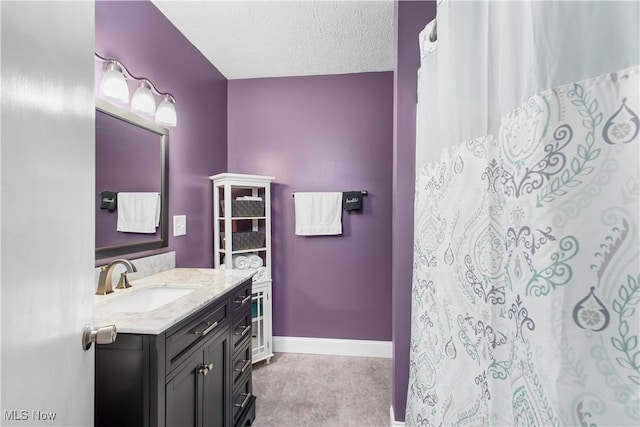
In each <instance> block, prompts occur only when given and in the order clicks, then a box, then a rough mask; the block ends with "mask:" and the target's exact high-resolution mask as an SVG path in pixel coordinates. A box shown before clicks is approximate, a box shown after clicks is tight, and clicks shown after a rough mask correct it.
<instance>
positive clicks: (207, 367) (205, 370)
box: [198, 363, 213, 376]
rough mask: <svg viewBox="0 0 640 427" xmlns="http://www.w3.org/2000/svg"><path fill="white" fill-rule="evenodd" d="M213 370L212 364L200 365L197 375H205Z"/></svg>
mask: <svg viewBox="0 0 640 427" xmlns="http://www.w3.org/2000/svg"><path fill="white" fill-rule="evenodd" d="M212 369H213V363H209V364H208V365H200V366H199V367H198V374H201V375H205V376H206V375H207V374H208V373H209V371H210V370H212Z"/></svg>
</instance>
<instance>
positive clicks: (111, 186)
mask: <svg viewBox="0 0 640 427" xmlns="http://www.w3.org/2000/svg"><path fill="white" fill-rule="evenodd" d="M95 134H96V138H95V143H96V150H95V153H96V193H95V194H96V207H95V216H96V218H95V220H96V221H95V239H96V260H99V259H102V258H109V257H113V256H119V255H126V254H131V253H135V252H141V251H146V250H150V249H158V248H163V247H167V246H168V244H169V209H168V207H169V170H168V167H169V163H168V160H169V158H168V154H169V153H168V150H169V132H168V131H167V129H165V128H163V127H161V126H158V125H157V124H155V123H153V122H151V121H148V120H145V119H143V118H141V117H139V116H137V115H135V114H133V113H131V112H129V111H126V110H123V109H121V108H118V107H116V106H114V105H111V104H109V103H107V102H104V101H102V100H96V129H95ZM118 193H123V194H121V195H120V197H118V196H119V195H118ZM134 193H136V194H134ZM154 194H157V195H159V196H158V197H159V199H155V200H159V208H158V209H157V210H156V211H155V214H156V218H155V219H154V221H155V224H154V225H156V226H157V227H152V228H149V227H147V229H145V230H140V229H138V228H136V227H132V228H129V229H128V230H127V231H118V228H120V229H127V227H123V226H122V224H123V221H124V220H123V217H122V215H124V214H125V212H127V213H129V212H131V210H132V208H131V206H132V205H131V203H129V204H128V205H127V204H126V198H130V197H132V196H133V197H137V196H140V195H142V196H144V197H148V196H149V195H154ZM119 198H121V199H122V201H123V203H125V206H120V212H119V211H118V209H119V206H118V204H117V201H118V199H119ZM129 200H130V199H129ZM143 210H144V209H143ZM147 210H148V209H147ZM144 213H145V214H147V212H144ZM136 214H137V213H136ZM158 214H159V220H158ZM119 215H121V218H120V221H121V222H120V223H119V222H118V216H119ZM129 220H130V218H129ZM131 229H133V231H131ZM154 230H155V231H154Z"/></svg>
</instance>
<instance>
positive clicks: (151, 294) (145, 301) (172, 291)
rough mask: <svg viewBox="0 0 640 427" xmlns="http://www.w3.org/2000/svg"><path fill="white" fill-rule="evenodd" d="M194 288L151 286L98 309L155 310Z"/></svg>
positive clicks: (126, 311) (109, 310)
mask: <svg viewBox="0 0 640 427" xmlns="http://www.w3.org/2000/svg"><path fill="white" fill-rule="evenodd" d="M193 291H194V289H191V288H185V287H168V286H162V287H151V288H143V289H140V290H137V291H135V292H133V293H131V294H130V295H126V296H124V295H123V296H121V297H119V298H118V299H115V300H113V301H109V302H107V303H105V304H104V305H100V310H104V311H106V312H110V313H141V312H145V311H151V310H155V309H156V308H160V307H162V306H163V305H166V304H169V303H170V302H173V301H175V300H177V299H178V298H181V297H183V296H185V295H187V294H189V293H191V292H193Z"/></svg>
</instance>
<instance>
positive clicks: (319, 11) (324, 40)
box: [152, 0, 393, 80]
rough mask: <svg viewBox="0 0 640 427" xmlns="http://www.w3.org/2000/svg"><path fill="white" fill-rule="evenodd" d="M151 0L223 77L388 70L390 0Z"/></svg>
mask: <svg viewBox="0 0 640 427" xmlns="http://www.w3.org/2000/svg"><path fill="white" fill-rule="evenodd" d="M152 1H153V3H154V4H155V5H156V7H157V8H158V9H159V10H160V11H161V12H162V13H163V14H164V15H165V16H166V17H167V18H168V19H169V20H170V21H171V22H172V23H173V25H175V26H176V27H177V28H178V29H179V30H180V31H181V32H182V34H184V35H185V36H186V37H187V38H188V39H189V40H190V41H191V43H193V44H194V45H195V46H196V47H197V48H198V49H199V50H200V51H201V52H202V53H203V55H204V56H205V57H207V59H209V61H211V63H212V64H214V65H215V66H216V67H217V68H218V70H220V72H221V73H222V74H223V75H224V76H225V77H226V78H227V79H230V80H231V79H244V78H258V77H282V76H303V75H317V74H343V73H360V72H370V71H390V70H392V69H393V1H392V0H379V1H359V0H351V1H324V0H303V1H242V0H235V1H219V0H214V1H212V0H209V1H179V0H172V1H171V0H152Z"/></svg>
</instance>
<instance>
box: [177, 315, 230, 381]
mask: <svg viewBox="0 0 640 427" xmlns="http://www.w3.org/2000/svg"><path fill="white" fill-rule="evenodd" d="M228 318H229V306H228V305H227V303H226V302H224V303H221V304H217V305H215V306H214V307H212V308H211V309H210V310H207V311H206V313H205V314H204V315H203V316H199V317H198V318H197V319H194V320H193V321H191V322H189V323H188V324H186V325H185V326H184V327H181V328H180V329H178V330H177V331H175V332H173V333H171V335H169V336H168V338H167V341H166V355H167V365H168V367H169V370H171V367H172V365H174V364H175V363H178V362H179V361H180V358H181V356H182V355H184V354H185V353H186V352H187V351H188V350H189V349H190V348H192V347H194V346H195V345H196V344H197V343H199V342H200V341H201V340H202V339H203V338H204V337H206V336H213V335H214V334H215V333H216V332H218V331H221V330H223V328H224V325H225V323H226V321H227V319H228Z"/></svg>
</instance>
